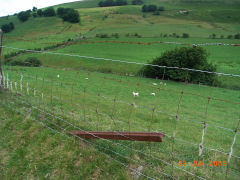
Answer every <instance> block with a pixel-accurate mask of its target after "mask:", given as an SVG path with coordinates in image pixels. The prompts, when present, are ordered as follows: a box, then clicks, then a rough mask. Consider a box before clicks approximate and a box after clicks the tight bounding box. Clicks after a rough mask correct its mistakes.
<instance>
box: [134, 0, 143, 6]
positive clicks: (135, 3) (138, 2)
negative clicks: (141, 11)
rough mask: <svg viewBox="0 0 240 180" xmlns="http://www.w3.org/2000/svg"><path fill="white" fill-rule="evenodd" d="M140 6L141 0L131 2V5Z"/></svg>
mask: <svg viewBox="0 0 240 180" xmlns="http://www.w3.org/2000/svg"><path fill="white" fill-rule="evenodd" d="M141 4H143V1H142V0H133V1H132V5H141Z"/></svg>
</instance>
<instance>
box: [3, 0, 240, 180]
mask: <svg viewBox="0 0 240 180" xmlns="http://www.w3.org/2000/svg"><path fill="white" fill-rule="evenodd" d="M98 2H99V0H86V1H80V2H74V3H66V4H62V5H57V6H55V9H56V8H58V7H69V8H75V9H77V10H78V12H79V13H80V16H81V22H80V23H78V24H71V23H68V22H63V21H62V20H61V19H60V18H58V17H50V18H45V17H37V18H33V17H31V18H30V19H29V20H28V21H27V22H24V23H21V22H19V20H18V19H17V17H16V16H9V17H0V26H1V25H2V24H5V23H9V22H13V23H14V25H15V29H14V30H13V31H12V32H10V33H7V34H4V37H3V45H5V46H10V47H16V48H21V49H34V48H41V50H44V48H46V47H49V46H53V45H56V44H57V43H63V42H65V43H66V42H68V41H69V40H70V42H71V43H72V42H73V43H76V44H65V45H62V46H59V47H57V48H55V49H52V50H47V53H30V52H28V53H23V54H20V55H18V56H16V57H12V58H11V60H12V61H13V60H17V61H24V60H25V59H26V58H28V57H37V58H38V59H39V60H40V61H41V62H42V67H39V68H27V67H17V66H7V65H5V64H4V67H3V70H4V72H5V76H7V73H8V78H9V84H8V85H9V89H8V90H5V91H4V92H3V93H0V99H1V102H0V104H1V105H0V113H1V114H2V113H3V116H0V120H1V121H2V123H1V124H0V134H4V135H5V136H4V137H2V136H1V137H0V141H1V143H0V144H1V145H0V146H1V149H3V150H1V149H0V174H3V178H5V179H11V178H19V177H20V178H21V179H34V178H40V179H48V178H50V179H107V178H111V179H131V178H132V176H134V173H133V172H132V170H134V169H137V168H138V167H139V166H143V167H144V168H143V170H142V173H143V174H146V175H148V176H151V177H155V178H156V177H157V178H161V179H169V177H167V176H166V175H164V173H166V174H169V175H171V176H173V177H175V178H179V179H195V178H196V177H195V176H192V175H190V174H188V173H186V172H185V171H184V170H187V171H189V172H190V173H193V174H195V175H197V176H201V177H204V178H207V179H224V178H225V179H229V180H232V179H238V178H239V176H240V174H239V166H240V161H239V156H240V139H239V132H238V134H237V139H236V143H235V145H234V147H233V149H234V150H233V154H232V155H233V157H232V159H231V161H230V164H229V169H228V176H227V177H225V174H226V167H210V166H209V165H206V166H205V167H204V168H203V167H198V168H194V167H192V166H191V165H190V162H193V161H197V160H204V161H205V163H207V164H208V163H209V162H210V161H226V160H227V158H228V155H229V152H230V148H231V145H232V142H233V138H234V130H235V128H236V126H237V123H238V121H239V109H240V107H239V106H240V104H239V102H240V93H239V88H240V85H239V84H240V80H239V78H237V77H231V76H217V77H216V81H217V82H218V83H216V84H215V86H214V87H210V86H205V85H204V84H191V82H187V83H186V84H185V83H180V82H173V81H169V80H161V79H162V77H159V79H147V78H144V77H142V75H141V74H139V73H138V72H139V70H140V69H141V68H142V66H141V65H136V64H127V63H119V62H111V61H104V60H100V59H99V60H96V59H91V58H81V57H71V56H67V55H53V54H50V53H55V52H56V53H63V54H69V55H79V56H89V57H97V58H108V59H113V60H122V61H127V62H137V63H148V62H151V61H152V60H153V58H155V57H158V56H161V54H162V53H163V52H165V51H168V50H172V49H174V48H180V47H184V46H185V47H188V46H191V45H192V44H199V43H226V44H240V41H239V40H236V39H227V36H228V35H234V34H237V33H239V32H240V21H239V18H240V14H239V13H238V11H239V8H240V1H239V0H229V1H226V0H219V1H218V2H216V1H214V2H213V1H210V0H201V1H200V0H198V1H192V0H191V1H190V0H189V1H188V0H184V1H183V0H177V1H176V0H159V1H156V0H144V2H145V3H146V4H157V5H158V6H164V7H165V9H166V11H164V12H161V13H160V15H159V16H154V15H152V13H144V14H143V13H142V12H141V6H132V5H128V6H121V7H103V8H99V7H97V4H98ZM129 2H130V1H129ZM180 10H187V11H189V14H188V15H183V14H180V13H179V11H180ZM99 33H100V34H101V33H102V34H108V35H109V36H111V35H112V34H113V33H118V34H119V38H112V37H109V38H96V34H99ZM135 33H138V34H139V35H140V36H141V37H139V38H137V37H134V36H130V37H127V36H126V34H135ZM173 33H176V34H177V35H179V36H182V34H183V33H188V34H189V35H190V38H185V39H184V38H181V37H180V38H174V37H169V35H170V34H173ZM213 33H214V34H216V35H217V37H216V39H210V38H209V35H211V34H213ZM164 34H168V37H165V38H164V37H162V36H163V35H164ZM221 35H223V36H224V38H220V36H221ZM82 36H84V37H85V38H82ZM104 41H117V42H115V43H114V42H104ZM127 42H134V43H127ZM136 42H139V43H140V44H137V43H136ZM151 42H165V43H153V44H151V45H148V44H147V43H151ZM166 42H180V43H184V44H185V45H176V44H167V43H166ZM141 43H145V44H141ZM203 48H205V49H206V50H207V52H208V53H209V58H208V61H209V62H211V63H213V64H215V65H216V66H217V72H223V73H230V74H240V59H239V57H240V51H239V49H240V46H223V45H221V46H220V45H212V46H203ZM14 51H18V50H13V49H8V48H3V54H2V56H3V57H4V55H7V54H9V53H11V52H14ZM48 52H49V54H48ZM5 61H6V59H4V58H3V62H5ZM179 71H180V70H179ZM21 74H22V75H23V82H22V85H23V88H22V90H21V87H20V84H21V81H20V79H21ZM10 82H12V87H13V89H12V90H11V83H10ZM15 82H16V86H17V89H16V88H15ZM27 84H28V85H29V93H28V92H27ZM11 91H12V92H11ZM133 92H138V93H139V96H138V97H134V96H133ZM152 93H155V96H153V95H152ZM208 100H209V104H208ZM36 107H37V109H36ZM14 110H16V111H17V112H15V111H14ZM29 112H30V114H29ZM206 112H207V113H206ZM49 113H50V114H49ZM22 114H27V116H26V117H24V116H23V115H22ZM176 116H177V119H176ZM23 117H24V118H23ZM59 117H60V118H59ZM32 118H33V119H37V120H39V121H40V122H41V123H44V125H47V126H48V127H50V128H52V129H53V130H55V131H58V132H62V133H66V132H64V131H63V130H62V129H61V128H59V126H60V127H63V128H65V129H66V131H70V130H78V129H77V128H76V127H79V128H80V129H82V130H92V131H96V130H99V131H146V132H148V131H156V132H163V133H164V134H165V135H166V136H165V137H164V138H163V142H162V143H145V142H131V141H130V142H126V141H118V142H115V141H105V140H93V141H92V140H90V141H89V142H90V144H93V147H94V148H89V146H85V143H84V142H83V141H80V142H79V139H77V138H74V137H70V136H69V135H68V134H67V136H68V137H70V140H67V139H65V138H63V137H62V136H60V135H58V134H57V135H54V134H53V133H50V132H49V130H48V129H47V128H44V127H42V126H41V125H38V124H37V122H34V121H33V119H32ZM63 120H66V121H63ZM203 122H206V124H207V131H206V134H205V139H204V150H203V155H202V156H201V157H199V156H198V153H199V144H200V143H201V138H202V130H203ZM69 123H71V124H72V125H74V126H75V127H73V126H72V125H69ZM175 133H176V138H173V136H174V134H175ZM30 137H31V138H30ZM32 139H33V140H34V141H32ZM72 140H73V141H72ZM86 144H88V143H86ZM39 147H41V148H39ZM96 150H99V151H100V152H104V153H106V154H107V155H108V156H110V157H112V158H113V159H115V160H117V161H119V162H121V163H124V164H126V165H127V168H125V169H124V168H123V167H122V166H120V165H119V164H118V163H117V162H115V161H111V160H108V159H106V158H105V157H104V155H100V154H99V153H97V152H96ZM46 152H48V153H46ZM80 155H81V156H80ZM59 157H61V158H59ZM178 161H187V162H189V163H188V165H187V167H178ZM165 162H168V163H170V165H169V164H166V163H165ZM3 167H4V168H3ZM120 167H122V168H120ZM177 167H178V168H177ZM0 179H1V178H0ZM140 179H144V176H142V177H141V178H140Z"/></svg>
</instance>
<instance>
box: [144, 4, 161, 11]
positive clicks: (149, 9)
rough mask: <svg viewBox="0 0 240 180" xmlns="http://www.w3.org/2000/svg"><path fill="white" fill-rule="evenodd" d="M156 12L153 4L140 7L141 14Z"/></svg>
mask: <svg viewBox="0 0 240 180" xmlns="http://www.w3.org/2000/svg"><path fill="white" fill-rule="evenodd" d="M157 10H158V8H157V6H156V5H153V4H150V5H143V6H142V12H155V11H157Z"/></svg>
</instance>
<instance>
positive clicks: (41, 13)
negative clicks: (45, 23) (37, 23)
mask: <svg viewBox="0 0 240 180" xmlns="http://www.w3.org/2000/svg"><path fill="white" fill-rule="evenodd" d="M37 15H38V16H40V17H41V16H43V11H42V10H41V9H39V10H37Z"/></svg>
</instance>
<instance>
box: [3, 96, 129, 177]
mask: <svg viewBox="0 0 240 180" xmlns="http://www.w3.org/2000/svg"><path fill="white" fill-rule="evenodd" d="M9 96H10V95H7V94H6V93H4V94H3V93H2V92H1V93H0V97H1V102H0V104H1V106H0V114H1V117H0V121H1V123H0V133H1V137H0V142H1V143H0V144H1V145H0V147H1V150H0V173H1V178H0V179H36V178H37V179H107V178H111V179H128V175H127V173H126V172H127V171H126V170H125V169H124V168H122V166H120V165H119V164H118V163H116V162H114V161H112V160H110V159H107V158H106V157H105V156H104V155H102V154H99V152H97V151H96V150H95V149H94V148H91V147H89V146H86V144H84V143H82V142H79V141H78V140H75V139H74V138H67V137H65V136H63V135H61V134H59V133H56V132H55V131H53V130H51V129H48V128H46V127H45V126H44V125H42V124H41V123H42V122H41V121H37V120H36V119H38V117H37V116H36V115H34V114H33V115H32V114H31V113H32V112H30V111H31V109H30V108H26V107H25V108H24V107H23V106H20V105H18V104H11V103H10V102H11V100H10V99H11V97H9ZM9 106H10V107H9ZM14 108H15V109H14ZM16 110H17V111H16ZM26 111H27V112H26ZM22 114H27V116H26V117H24V118H23V115H22ZM44 118H47V117H44V116H42V119H44ZM46 152H47V153H46ZM112 169H114V173H112Z"/></svg>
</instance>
